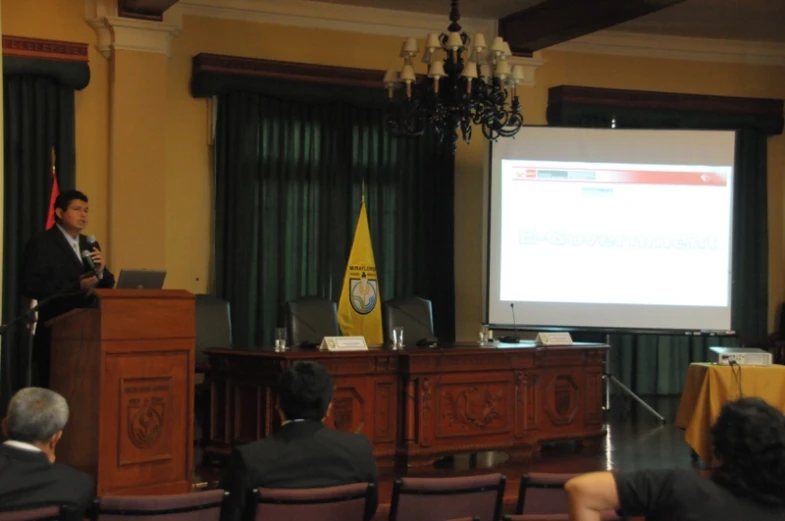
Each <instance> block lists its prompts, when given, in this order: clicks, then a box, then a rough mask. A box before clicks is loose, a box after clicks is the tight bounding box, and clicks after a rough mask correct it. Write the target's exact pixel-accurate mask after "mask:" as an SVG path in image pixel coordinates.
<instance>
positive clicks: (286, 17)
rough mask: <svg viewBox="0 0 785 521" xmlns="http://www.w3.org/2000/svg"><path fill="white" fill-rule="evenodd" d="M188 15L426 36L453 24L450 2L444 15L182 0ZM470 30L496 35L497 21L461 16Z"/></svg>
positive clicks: (278, 1)
mask: <svg viewBox="0 0 785 521" xmlns="http://www.w3.org/2000/svg"><path fill="white" fill-rule="evenodd" d="M177 6H180V7H181V8H182V9H183V14H185V15H188V16H202V17H207V18H224V19H228V20H243V21H248V22H256V23H267V24H276V25H287V26H294V27H306V28H312V29H316V28H318V29H327V30H333V31H346V32H354V33H363V34H376V35H385V36H399V37H402V38H406V37H416V38H425V36H426V34H427V33H429V32H442V31H446V30H447V26H448V25H449V24H450V19H449V5H448V3H447V2H445V3H444V14H428V13H414V12H408V11H395V10H391V9H379V8H375V7H357V6H350V5H343V4H332V3H327V2H312V1H309V0H180V2H178V4H177ZM461 26H462V27H463V29H464V30H465V31H466V32H468V33H470V34H471V33H475V32H481V33H483V34H484V35H485V37H486V38H488V37H490V36H496V31H497V22H496V20H490V19H483V18H468V17H467V18H461Z"/></svg>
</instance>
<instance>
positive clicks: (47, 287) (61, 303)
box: [22, 226, 114, 325]
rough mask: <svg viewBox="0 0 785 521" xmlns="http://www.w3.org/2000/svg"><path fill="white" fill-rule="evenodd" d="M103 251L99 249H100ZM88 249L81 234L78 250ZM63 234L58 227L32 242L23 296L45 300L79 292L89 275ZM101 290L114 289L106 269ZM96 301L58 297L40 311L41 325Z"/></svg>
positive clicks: (25, 265) (28, 248) (26, 257)
mask: <svg viewBox="0 0 785 521" xmlns="http://www.w3.org/2000/svg"><path fill="white" fill-rule="evenodd" d="M98 248H99V249H100V246H99V247H98ZM87 249H89V246H88V243H87V237H86V236H84V235H82V234H80V235H79V250H80V251H82V250H87ZM86 271H87V270H86V269H85V267H84V265H83V264H82V262H81V261H80V260H79V259H78V258H77V257H76V254H75V253H74V251H73V250H72V249H71V246H70V245H69V244H68V241H67V240H66V239H65V237H64V236H63V232H62V231H61V230H60V228H58V227H57V226H54V227H52V228H51V229H49V230H47V231H45V232H43V233H40V234H38V235H36V236H35V237H33V238H32V239H30V241H29V242H28V243H27V246H26V247H25V251H24V263H23V265H22V295H24V296H25V297H27V298H31V299H38V300H39V301H40V300H43V299H45V298H47V297H50V296H52V295H54V294H56V293H59V292H71V293H77V292H79V278H80V277H81V276H82V275H83V274H84V273H85V272H86ZM98 287H99V288H112V287H114V275H112V273H111V272H110V271H109V270H108V269H104V275H103V278H102V279H101V281H100V282H99V283H98ZM93 300H94V299H92V298H89V297H87V296H81V295H76V296H74V295H70V296H67V297H63V298H58V299H56V300H54V301H53V302H51V303H49V304H46V305H44V306H42V307H41V309H40V310H39V311H38V318H39V325H43V324H44V323H45V322H46V321H47V320H49V319H51V318H53V317H56V316H58V315H61V314H62V313H65V312H67V311H70V310H72V309H75V308H79V307H87V306H89V305H90V303H91V302H92V301H93Z"/></svg>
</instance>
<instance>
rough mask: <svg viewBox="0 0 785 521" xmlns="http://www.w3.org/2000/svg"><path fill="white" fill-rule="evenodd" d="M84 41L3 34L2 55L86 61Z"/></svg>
mask: <svg viewBox="0 0 785 521" xmlns="http://www.w3.org/2000/svg"><path fill="white" fill-rule="evenodd" d="M87 48H88V44H86V43H77V42H64V41H59V40H42V39H40V38H26V37H24V36H12V35H3V56H15V57H17V58H35V59H40V60H53V61H66V62H82V63H87V62H88V57H87Z"/></svg>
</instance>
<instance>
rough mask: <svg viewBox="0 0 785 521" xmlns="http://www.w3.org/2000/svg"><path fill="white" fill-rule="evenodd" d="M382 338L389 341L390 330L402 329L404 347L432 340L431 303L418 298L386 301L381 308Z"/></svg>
mask: <svg viewBox="0 0 785 521" xmlns="http://www.w3.org/2000/svg"><path fill="white" fill-rule="evenodd" d="M382 317H383V318H382V320H383V322H384V338H385V340H386V341H387V342H389V341H390V338H391V334H392V328H394V327H403V340H404V344H406V345H409V346H411V345H414V344H415V343H416V342H417V341H418V340H424V339H426V338H427V339H433V338H434V337H435V334H434V332H433V311H432V309H431V301H430V300H426V299H424V298H420V297H400V298H394V299H390V300H388V301H386V302H385V303H384V305H383V306H382Z"/></svg>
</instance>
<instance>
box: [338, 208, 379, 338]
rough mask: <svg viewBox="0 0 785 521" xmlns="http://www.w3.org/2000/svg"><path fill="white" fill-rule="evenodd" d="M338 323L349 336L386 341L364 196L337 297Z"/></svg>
mask: <svg viewBox="0 0 785 521" xmlns="http://www.w3.org/2000/svg"><path fill="white" fill-rule="evenodd" d="M363 199H364V198H363ZM338 324H339V325H340V326H341V331H342V332H343V334H344V335H346V336H363V337H365V341H366V343H368V345H382V343H384V334H383V333H382V308H381V295H380V294H379V280H378V278H377V275H376V261H375V260H374V258H373V245H372V244H371V230H370V229H369V228H368V214H367V213H366V212H365V200H363V202H362V203H361V204H360V217H359V218H358V219H357V228H356V229H355V231H354V242H353V243H352V251H351V252H350V253H349V261H348V262H347V263H346V274H345V275H344V277H343V287H342V288H341V299H340V300H339V301H338Z"/></svg>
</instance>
